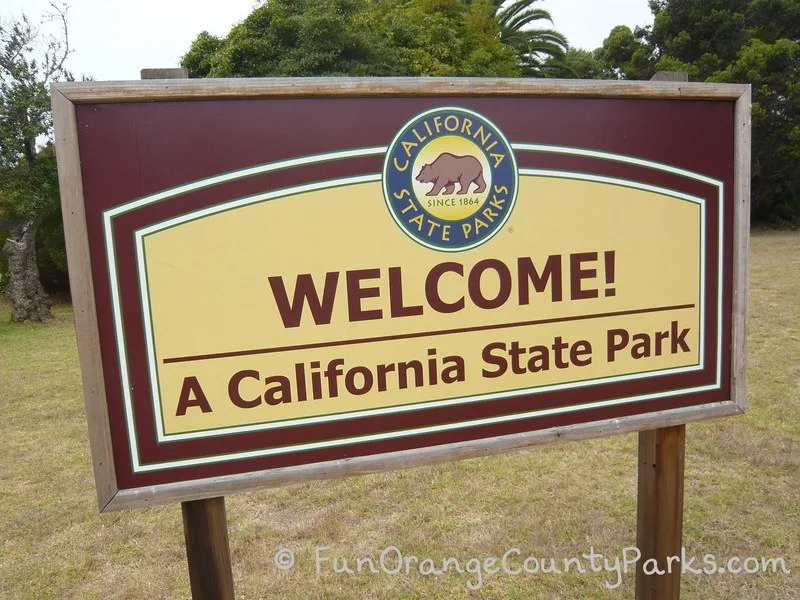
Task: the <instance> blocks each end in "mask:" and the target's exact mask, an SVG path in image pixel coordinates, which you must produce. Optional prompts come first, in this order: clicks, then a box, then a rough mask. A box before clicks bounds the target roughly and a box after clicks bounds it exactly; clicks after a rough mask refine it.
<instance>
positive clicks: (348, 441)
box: [54, 80, 749, 508]
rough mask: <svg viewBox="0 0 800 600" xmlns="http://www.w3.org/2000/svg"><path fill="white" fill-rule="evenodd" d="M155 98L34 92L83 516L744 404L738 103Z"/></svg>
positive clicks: (424, 85) (293, 92)
mask: <svg viewBox="0 0 800 600" xmlns="http://www.w3.org/2000/svg"><path fill="white" fill-rule="evenodd" d="M168 83H169V88H167V86H166V82H160V83H159V82H142V83H139V84H126V85H125V86H124V88H120V84H102V83H101V84H98V83H94V82H89V83H87V84H60V85H58V86H57V87H56V88H55V91H54V97H55V99H54V106H55V107H56V109H57V110H56V116H57V133H58V137H59V168H60V172H61V176H62V189H64V187H65V186H64V183H67V185H70V186H71V188H70V189H72V192H71V194H70V192H65V196H64V198H65V199H64V206H65V213H67V212H68V210H69V211H70V212H72V213H75V210H74V207H75V206H80V210H79V211H78V214H77V217H75V218H74V219H72V220H73V221H74V222H73V223H72V224H71V225H70V223H69V221H68V231H67V233H68V237H69V238H70V241H69V243H70V246H71V253H70V269H71V275H72V278H73V286H74V287H75V289H81V290H83V293H82V294H81V293H79V294H78V298H81V297H82V298H84V300H85V302H86V304H85V307H84V308H85V311H80V312H78V313H77V314H76V321H80V319H81V318H85V319H86V321H85V322H83V323H81V322H77V325H78V331H79V335H81V331H82V329H81V328H82V327H83V328H84V334H83V335H84V340H83V342H81V340H80V339H79V344H81V360H82V366H83V368H84V382H85V388H86V393H87V406H89V407H90V409H89V414H90V421H93V422H91V423H90V427H91V428H92V429H96V431H95V432H94V433H93V449H94V456H95V470H96V475H98V493H99V496H100V502H101V507H103V508H121V507H126V506H138V505H143V504H149V503H153V502H161V501H174V500H184V499H192V498H198V497H208V496H212V495H220V494H221V493H227V492H229V491H234V490H239V489H250V488H254V487H260V486H265V485H279V484H282V483H286V482H288V481H294V480H303V479H311V478H318V477H329V476H337V475H344V474H348V473H356V472H367V471H372V470H380V469H386V468H394V467H396V466H406V465H411V464H423V463H425V462H432V461H435V460H447V459H450V458H454V457H464V456H472V455H479V454H483V453H486V452H490V451H500V450H505V449H508V448H514V447H520V446H524V445H529V444H532V443H542V442H544V441H548V440H551V439H554V438H578V437H586V436H590V435H601V434H605V433H611V432H615V431H627V430H635V429H640V428H643V427H654V426H658V425H659V424H670V423H676V422H686V421H689V420H694V419H698V418H705V417H709V416H715V415H722V414H733V413H735V412H739V411H740V410H741V409H742V408H743V326H744V322H743V307H744V297H743V292H744V285H743V281H744V279H743V277H744V270H743V269H744V266H745V263H744V260H745V258H746V245H745V244H746V242H745V239H746V236H745V235H744V234H743V232H746V228H747V208H748V207H747V198H746V195H745V194H744V190H745V189H746V185H747V183H746V179H747V177H746V175H747V174H746V173H744V172H743V169H744V167H743V165H744V164H745V162H746V160H745V159H744V158H743V154H742V153H743V152H744V151H745V150H746V143H747V133H748V131H747V118H748V117H747V115H749V112H747V114H745V113H746V110H745V108H747V110H748V111H749V108H748V107H745V106H744V105H745V103H746V102H747V98H746V97H745V96H743V94H745V92H746V88H744V87H742V86H713V87H709V86H706V85H703V84H690V85H688V86H687V84H685V83H683V84H672V83H670V84H644V83H642V84H639V85H633V86H631V85H627V86H623V85H615V84H614V83H605V84H602V85H600V86H599V87H598V84H592V87H587V86H583V87H581V85H579V86H578V87H577V88H576V87H575V86H574V84H571V85H572V87H569V88H567V87H564V86H563V84H547V85H544V86H543V85H542V84H541V83H540V82H526V81H513V82H504V83H505V85H506V90H505V94H504V95H503V96H499V95H497V94H496V93H495V92H494V90H495V89H500V87H498V83H497V81H488V80H477V81H476V80H459V81H454V80H431V81H411V82H409V81H406V80H333V81H330V80H309V81H307V82H304V83H302V84H298V83H296V82H294V81H284V80H277V81H274V80H271V81H258V80H255V81H246V82H233V83H232V82H211V81H203V82H196V81H192V82H189V81H187V82H175V81H170V82H168ZM231 86H232V87H231ZM576 90H578V92H579V93H578V92H576ZM443 91H446V94H445V93H443ZM70 152H71V153H73V154H69V153H70ZM75 156H79V157H80V164H79V165H78V164H76V162H75V161H76V158H75ZM76 181H77V182H78V183H79V186H77V187H76ZM70 227H71V229H70ZM77 265H82V266H77ZM89 283H90V285H87V284H89ZM84 315H85V316H84ZM90 315H91V316H90ZM98 431H99V432H100V433H98ZM102 432H107V433H106V434H104V433H102ZM98 463H101V464H99V465H98ZM101 482H105V483H103V484H101ZM103 490H105V491H103Z"/></svg>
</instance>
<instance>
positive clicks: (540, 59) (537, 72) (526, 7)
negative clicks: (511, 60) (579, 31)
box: [494, 0, 569, 77]
mask: <svg viewBox="0 0 800 600" xmlns="http://www.w3.org/2000/svg"><path fill="white" fill-rule="evenodd" d="M536 1H537V0H514V1H513V2H511V3H510V4H507V3H506V2H505V0H494V6H495V10H496V12H495V17H496V18H497V22H498V23H499V25H500V41H502V42H503V43H504V44H508V45H509V46H511V47H512V48H513V49H514V51H515V52H516V53H517V57H518V60H519V63H520V67H521V69H522V74H523V75H526V76H532V77H546V76H547V75H548V74H549V73H550V72H551V71H559V70H560V69H561V68H562V67H563V66H564V60H565V58H566V52H567V49H568V47H569V44H568V43H567V38H565V37H564V36H563V35H562V34H561V33H559V32H558V31H555V30H554V29H548V28H545V29H542V28H537V27H531V25H533V24H535V23H537V22H539V21H549V22H550V24H551V25H552V23H553V18H552V17H551V16H550V13H549V12H547V11H546V10H544V9H543V8H534V7H533V4H534V3H535V2H536Z"/></svg>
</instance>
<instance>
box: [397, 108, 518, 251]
mask: <svg viewBox="0 0 800 600" xmlns="http://www.w3.org/2000/svg"><path fill="white" fill-rule="evenodd" d="M517 188H518V174H517V161H516V159H515V158H514V153H513V151H512V150H511V144H509V143H508V140H506V138H505V136H504V135H503V134H502V133H501V131H500V130H499V129H498V128H497V126H495V125H494V123H492V122H491V121H489V120H488V119H487V118H486V117H483V116H481V115H479V114H478V113H476V112H473V111H471V110H467V109H465V108H456V107H445V108H436V109H433V110H429V111H427V112H424V113H422V114H419V115H417V116H416V117H414V118H413V119H411V120H410V121H409V122H408V123H406V124H405V125H404V126H403V128H402V129H401V130H400V132H399V133H398V134H397V135H396V136H395V138H394V140H393V141H392V143H391V145H390V146H389V149H388V151H387V152H386V160H385V161H384V165H383V195H384V198H385V200H386V205H387V206H388V208H389V213H390V214H391V215H392V217H393V218H394V220H395V222H396V223H397V224H398V225H399V226H400V228H401V229H402V230H403V231H404V232H405V233H406V234H408V235H409V236H410V237H411V238H412V239H413V240H415V241H416V242H419V243H420V244H422V245H423V246H426V247H428V248H432V249H434V250H443V251H446V252H458V251H460V250H469V249H470V248H475V247H476V246H479V245H481V244H483V243H484V242H486V241H488V240H489V239H490V238H491V237H492V236H494V235H495V234H497V233H498V232H499V231H500V230H501V229H502V228H503V225H504V224H505V222H506V221H507V220H508V218H509V216H510V215H511V211H512V210H513V209H514V203H515V202H516V199H517Z"/></svg>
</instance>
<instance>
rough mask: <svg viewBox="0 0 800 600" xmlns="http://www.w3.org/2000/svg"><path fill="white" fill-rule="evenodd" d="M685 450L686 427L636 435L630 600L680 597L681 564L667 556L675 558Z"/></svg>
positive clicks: (678, 547)
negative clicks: (638, 553) (633, 593)
mask: <svg viewBox="0 0 800 600" xmlns="http://www.w3.org/2000/svg"><path fill="white" fill-rule="evenodd" d="M685 447H686V425H676V426H675V427H664V428H661V429H653V430H650V431H640V432H639V497H638V505H637V519H636V521H637V523H636V546H637V547H638V548H639V550H640V551H641V553H642V556H641V559H640V560H639V563H638V564H637V565H636V600H678V598H680V585H681V568H682V563H681V562H679V561H674V560H673V561H667V557H672V556H677V557H681V544H682V538H683V475H684V458H685ZM651 559H653V560H655V561H656V562H657V563H658V571H656V570H655V568H654V565H653V561H652V560H651ZM648 560H650V563H649V564H648V565H647V566H648V569H647V571H648V572H649V573H650V575H646V574H645V573H644V569H643V567H644V566H645V562H646V561H648ZM661 572H663V573H664V574H663V575H659V574H658V573H661Z"/></svg>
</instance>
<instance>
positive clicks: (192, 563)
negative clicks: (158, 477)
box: [181, 497, 234, 600]
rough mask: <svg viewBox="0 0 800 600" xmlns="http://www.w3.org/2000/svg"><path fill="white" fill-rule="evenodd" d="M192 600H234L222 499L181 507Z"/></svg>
mask: <svg viewBox="0 0 800 600" xmlns="http://www.w3.org/2000/svg"><path fill="white" fill-rule="evenodd" d="M181 511H182V512H183V534H184V536H185V537H186V558H187V559H188V561H189V581H190V583H191V586H192V599H193V600H234V593H233V571H232V569H231V553H230V549H229V547H228V522H227V520H226V518H225V498H224V497H218V498H208V499H206V500H192V501H190V502H182V503H181Z"/></svg>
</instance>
